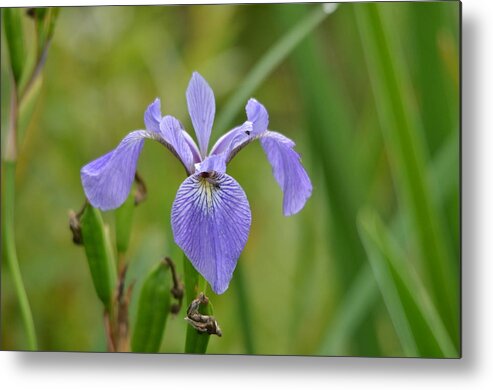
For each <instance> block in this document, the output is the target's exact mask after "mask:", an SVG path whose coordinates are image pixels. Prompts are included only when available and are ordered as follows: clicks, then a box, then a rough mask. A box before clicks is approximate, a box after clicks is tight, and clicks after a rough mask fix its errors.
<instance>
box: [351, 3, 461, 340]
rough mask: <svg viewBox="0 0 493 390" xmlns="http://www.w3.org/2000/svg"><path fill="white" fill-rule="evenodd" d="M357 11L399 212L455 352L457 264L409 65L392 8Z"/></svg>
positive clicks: (379, 6)
mask: <svg viewBox="0 0 493 390" xmlns="http://www.w3.org/2000/svg"><path fill="white" fill-rule="evenodd" d="M354 9H355V12H356V21H357V24H358V27H359V32H360V37H361V39H362V42H363V47H364V52H365V59H366V62H367V68H368V71H369V75H370V81H371V83H372V89H373V94H374V98H375V105H376V107H377V114H378V116H379V121H380V124H381V126H380V128H381V129H382V134H383V138H384V144H385V148H386V151H387V155H388V158H389V160H390V167H391V170H392V177H393V180H394V183H395V187H396V191H397V197H398V201H399V207H400V209H401V210H402V211H404V212H405V213H406V220H408V221H409V223H410V226H409V227H408V231H409V232H410V234H409V239H410V240H414V241H415V242H414V246H415V248H416V249H417V250H418V259H419V260H420V266H421V267H422V268H423V270H424V272H423V275H425V278H426V285H427V286H428V287H429V288H430V291H431V292H432V296H433V299H434V300H435V303H436V305H437V308H438V309H439V310H440V314H441V316H442V318H443V319H444V321H445V323H446V324H447V327H448V329H449V331H450V334H451V335H452V337H453V340H454V343H455V345H456V346H457V345H458V343H459V311H458V307H459V305H458V302H459V289H458V285H459V275H458V272H459V266H458V265H459V258H458V257H457V256H454V255H453V254H452V253H451V251H450V248H449V247H448V246H447V239H446V234H445V229H444V224H445V222H444V217H443V215H442V213H441V211H440V210H439V209H438V208H437V207H436V205H435V204H434V202H433V198H432V195H431V190H432V186H431V184H430V182H429V181H428V176H427V174H426V170H425V168H426V165H427V163H428V161H427V156H428V150H427V147H426V144H425V142H424V139H423V130H422V128H421V126H420V120H419V118H418V117H417V115H416V112H415V111H413V109H412V107H413V104H412V102H413V100H414V97H413V94H412V90H411V88H410V81H409V73H408V72H407V71H406V70H407V69H406V61H405V58H404V56H403V54H402V48H401V46H400V45H399V44H398V42H397V37H396V34H395V33H394V30H393V29H392V28H393V27H394V26H393V24H392V22H393V18H392V14H391V13H390V11H391V10H392V9H393V8H392V5H387V4H373V3H368V4H360V5H358V7H355V8H354ZM384 10H386V11H389V12H383V11H384ZM457 174H458V172H457Z"/></svg>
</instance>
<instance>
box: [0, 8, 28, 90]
mask: <svg viewBox="0 0 493 390" xmlns="http://www.w3.org/2000/svg"><path fill="white" fill-rule="evenodd" d="M2 11H3V24H4V28H5V38H6V40H7V46H8V49H9V56H10V66H11V69H12V73H13V75H14V80H15V83H16V85H17V86H18V85H19V83H20V81H21V78H22V73H23V70H24V66H25V61H26V58H25V56H26V50H25V47H24V31H23V29H22V9H21V8H4V9H3V10H2Z"/></svg>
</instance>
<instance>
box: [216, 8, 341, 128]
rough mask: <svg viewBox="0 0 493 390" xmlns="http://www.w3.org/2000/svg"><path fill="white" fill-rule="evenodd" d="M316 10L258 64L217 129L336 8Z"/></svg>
mask: <svg viewBox="0 0 493 390" xmlns="http://www.w3.org/2000/svg"><path fill="white" fill-rule="evenodd" d="M315 8H316V9H315V10H313V11H312V12H311V13H310V14H309V15H307V16H306V17H305V18H304V19H303V20H301V22H299V23H298V24H297V25H296V26H295V27H294V28H293V29H291V30H290V31H289V32H288V33H287V34H286V35H284V36H283V37H282V38H281V39H280V40H279V41H278V42H277V43H276V44H275V45H274V46H273V47H272V48H271V49H270V50H268V51H267V53H266V54H265V55H264V56H263V57H262V58H261V59H260V61H258V62H257V63H256V65H255V66H254V67H253V69H252V70H251V71H250V73H248V75H247V76H246V77H245V78H244V80H243V83H242V84H241V86H240V87H239V88H238V90H237V92H236V93H235V94H234V95H233V97H232V98H231V99H230V100H229V101H228V103H227V104H226V106H225V107H224V110H223V111H222V112H221V114H220V115H219V116H218V118H217V121H216V126H215V127H214V128H215V129H218V130H219V129H220V130H221V131H224V129H225V128H226V127H227V126H228V125H229V124H230V123H231V122H232V121H233V119H234V117H235V115H236V114H237V113H238V112H239V111H240V109H241V107H242V106H243V105H244V104H245V101H246V99H248V98H249V97H250V96H251V94H252V93H253V92H254V91H255V90H256V89H257V88H258V86H259V85H260V84H262V82H263V81H264V80H265V79H266V77H267V76H269V74H270V73H271V72H272V71H273V70H274V69H275V68H276V67H277V66H278V65H279V64H280V63H281V62H282V61H283V60H284V59H285V58H286V57H287V56H288V55H289V53H291V51H292V50H293V49H294V48H295V47H296V46H297V45H298V44H299V43H300V42H301V41H302V40H303V38H305V37H306V36H308V34H310V33H311V32H312V31H313V30H314V29H315V28H316V27H317V26H318V25H319V24H320V23H322V21H323V20H324V19H325V18H326V17H327V16H328V15H330V14H331V13H332V12H334V10H335V8H336V7H335V6H334V7H330V6H327V4H323V5H317V6H316V7H315Z"/></svg>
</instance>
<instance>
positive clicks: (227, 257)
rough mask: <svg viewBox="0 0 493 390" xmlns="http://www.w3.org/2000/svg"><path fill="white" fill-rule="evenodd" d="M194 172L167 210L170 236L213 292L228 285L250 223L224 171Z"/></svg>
mask: <svg viewBox="0 0 493 390" xmlns="http://www.w3.org/2000/svg"><path fill="white" fill-rule="evenodd" d="M204 176H205V175H203V174H195V175H192V176H190V177H188V178H187V179H185V181H184V182H183V183H182V185H181V186H180V188H179V189H178V193H177V194H176V199H175V201H174V203H173V209H172V213H171V226H172V228H173V236H174V238H175V242H176V243H177V244H178V246H179V247H180V248H181V249H182V250H183V251H184V252H185V254H186V255H187V257H188V258H189V259H190V261H191V262H192V264H193V266H194V267H195V269H196V270H197V271H198V272H200V273H201V274H202V275H203V276H204V278H205V279H206V280H207V281H208V282H209V284H210V285H211V287H212V289H213V290H214V292H215V293H216V294H222V293H223V292H224V291H226V289H227V288H228V285H229V282H230V280H231V278H232V276H233V271H234V269H235V267H236V263H237V261H238V258H239V256H240V254H241V252H242V250H243V248H244V246H245V244H246V242H247V239H248V233H249V231H250V225H251V213H250V206H249V204H248V200H247V197H246V195H245V192H244V191H243V189H242V188H241V187H240V185H239V184H238V183H237V182H236V181H235V180H234V179H233V178H232V177H231V176H228V175H227V174H225V173H214V174H211V175H210V176H208V177H204Z"/></svg>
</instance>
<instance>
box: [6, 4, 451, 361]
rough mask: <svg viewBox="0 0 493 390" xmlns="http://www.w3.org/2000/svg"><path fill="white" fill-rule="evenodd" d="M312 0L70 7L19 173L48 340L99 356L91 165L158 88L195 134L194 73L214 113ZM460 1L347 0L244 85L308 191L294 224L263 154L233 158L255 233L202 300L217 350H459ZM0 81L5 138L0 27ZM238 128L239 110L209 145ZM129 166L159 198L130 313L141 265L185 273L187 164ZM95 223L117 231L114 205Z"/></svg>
mask: <svg viewBox="0 0 493 390" xmlns="http://www.w3.org/2000/svg"><path fill="white" fill-rule="evenodd" d="M317 7H318V8H321V5H319V4H310V5H307V4H305V5H301V4H300V5H298V4H290V5H282V4H278V5H273V4H272V5H218V6H147V7H86V8H79V7H72V8H63V9H62V10H61V12H60V16H59V18H58V23H57V26H56V31H55V35H54V39H53V42H52V45H51V47H50V50H49V52H48V57H47V62H46V65H45V69H44V83H43V86H42V89H41V93H40V97H39V100H38V102H37V104H36V108H35V110H34V112H33V115H32V118H31V121H30V124H29V126H28V127H27V129H26V132H25V134H26V135H25V137H24V138H23V139H22V144H21V145H20V155H19V161H18V169H17V176H16V185H17V198H16V242H17V248H18V255H19V262H20V267H21V271H22V275H23V278H24V282H25V285H26V289H27V294H28V296H29V299H30V302H31V307H32V311H33V317H34V322H35V325H36V332H37V335H38V339H39V349H42V350H52V351H104V350H105V348H106V344H105V336H104V329H103V319H102V312H103V309H102V305H101V303H100V302H99V300H98V299H97V296H96V294H95V291H94V287H93V285H92V282H91V277H90V273H89V269H88V265H87V262H86V259H85V255H84V251H83V249H82V248H81V247H77V246H75V245H73V244H72V241H71V234H70V231H69V229H68V210H69V209H74V210H77V209H79V208H80V206H81V205H82V203H83V201H84V195H83V191H82V187H81V183H80V177H79V171H80V168H81V167H82V166H83V165H84V164H86V163H87V162H89V161H91V160H93V159H95V158H96V157H98V156H100V155H102V154H104V153H106V152H107V151H109V150H111V149H112V148H114V147H115V146H116V145H117V144H118V142H119V141H120V140H121V139H122V138H123V137H124V136H125V135H126V134H127V133H128V132H129V131H131V130H134V129H139V128H142V127H143V113H144V110H145V108H146V107H147V105H148V104H150V103H151V102H152V101H153V100H154V98H156V97H160V98H161V101H162V111H163V113H166V114H171V115H174V116H176V117H177V118H179V119H180V120H181V121H182V122H183V123H184V125H185V127H186V128H187V129H188V130H189V131H190V132H193V130H192V126H191V122H190V119H189V116H188V113H187V109H186V100H185V90H186V87H187V84H188V81H189V78H190V76H191V74H192V72H193V71H195V70H196V71H199V72H200V73H201V74H202V75H203V76H204V77H205V78H206V79H207V80H208V82H209V84H210V85H211V87H212V88H213V90H214V93H215V96H216V107H217V109H216V112H217V115H216V119H217V116H218V115H221V111H222V108H223V107H224V106H225V105H226V104H227V102H228V101H229V100H230V99H231V97H232V96H234V94H235V92H236V91H237V89H238V87H239V86H241V85H242V82H243V81H244V80H245V78H246V77H247V75H248V74H249V72H250V70H251V69H252V68H253V67H254V66H255V64H256V63H258V62H259V61H260V60H261V59H262V58H263V57H264V56H265V55H268V53H269V52H270V51H271V50H272V47H274V46H275V45H276V43H277V42H278V41H279V40H281V39H282V38H283V37H285V36H286V35H287V34H289V33H290V31H292V30H293V29H294V28H295V26H296V25H297V24H298V23H300V22H302V21H303V20H304V18H307V17H308V16H307V15H309V14H310V13H312V12H316V11H315V10H316V9H317ZM459 7H460V5H459V3H458V2H437V3H428V2H424V3H421V2H418V3H379V4H377V5H374V4H364V3H355V4H340V5H339V7H338V8H337V10H336V11H335V12H334V13H332V14H330V15H328V16H327V17H326V18H325V19H324V20H323V22H322V23H321V24H320V25H319V26H318V27H316V28H315V29H314V30H313V31H311V32H310V34H308V36H307V37H306V38H305V39H303V40H302V41H301V43H300V44H299V45H297V46H296V48H295V49H294V50H292V51H290V52H289V54H288V56H287V57H286V59H284V60H283V61H282V62H281V63H280V64H279V65H278V66H276V67H275V68H274V71H273V72H272V73H270V74H268V75H267V77H265V79H264V80H263V81H262V83H261V84H260V86H259V87H258V88H257V89H256V90H255V91H254V92H253V93H252V95H253V96H254V97H256V98H257V99H258V100H259V101H261V102H262V103H263V104H264V105H265V106H266V107H267V109H268V110H269V114H270V128H271V129H272V130H277V131H280V132H282V133H283V134H285V135H286V136H288V137H290V138H291V139H293V140H294V141H295V142H296V144H297V151H298V152H300V153H301V155H302V157H303V163H304V165H305V167H306V169H307V171H308V173H309V175H310V177H311V180H312V182H313V187H314V191H313V196H312V198H311V199H310V200H309V201H308V203H307V205H306V206H305V208H304V209H303V210H302V212H300V213H299V214H297V215H295V216H292V217H289V218H287V217H284V216H283V214H282V193H281V190H280V189H279V187H278V186H277V183H276V182H275V180H274V178H273V176H272V174H271V168H270V166H269V164H268V162H267V160H266V158H265V156H264V154H263V151H262V148H261V147H260V145H258V144H254V145H251V146H249V147H248V148H246V149H245V150H244V151H242V152H241V154H239V155H238V157H237V158H235V159H234V160H233V162H232V163H231V165H230V166H229V167H228V173H229V174H230V175H232V176H233V177H235V178H236V180H237V181H238V182H239V183H240V184H241V186H242V187H243V189H244V190H245V192H246V194H247V196H248V199H249V201H250V205H251V208H252V227H251V232H250V236H249V240H248V243H247V245H246V248H245V250H244V252H243V254H242V255H241V258H240V260H239V267H241V269H240V270H239V272H237V273H235V276H234V277H233V279H232V282H231V285H230V287H229V289H228V290H227V291H226V293H224V294H223V295H220V296H215V295H213V294H212V293H211V300H212V302H213V303H214V310H215V315H216V317H217V320H218V322H219V324H220V325H221V328H222V330H223V337H222V338H217V337H211V340H210V344H209V349H208V353H234V354H242V353H255V354H297V355H305V354H308V355H318V354H322V355H356V356H427V357H442V356H447V357H457V356H458V355H459V354H460V333H459V304H460V300H459V287H460V285H459V279H460V219H459V206H460V203H459V201H460V198H459V197H460V194H459V144H460V143H459V114H460V110H459V109H460V107H459V42H460V36H459V16H460V15H459V12H460V11H459ZM24 22H25V28H26V30H27V31H29V29H30V22H29V20H28V19H27V18H26V20H25V21H24ZM31 29H32V28H31ZM30 34H31V35H29V34H28V35H27V36H28V37H30V36H34V32H33V31H30ZM33 39H34V38H33ZM27 43H28V46H29V45H31V44H32V42H29V41H28V42H27ZM1 72H2V74H1V76H2V83H1V92H2V95H1V96H2V102H1V104H2V105H1V108H2V122H1V124H2V141H3V140H4V133H5V131H4V129H6V126H7V122H8V107H9V91H10V88H11V83H10V75H9V67H8V55H7V53H6V44H5V38H4V37H3V36H2V70H1ZM244 103H246V100H245V102H244ZM244 120H245V114H244V111H243V108H241V110H239V111H238V112H237V113H236V116H235V118H234V121H232V122H231V123H227V127H226V128H217V127H214V129H213V135H212V139H211V141H212V142H214V141H215V139H217V138H218V137H219V136H220V135H221V134H222V133H224V132H226V131H227V130H229V129H230V128H231V127H233V125H236V124H239V123H242V122H243V121H244ZM216 124H217V120H216ZM138 170H139V172H140V174H141V175H142V176H143V178H144V179H145V182H146V184H147V187H148V198H147V200H146V201H145V202H144V203H142V204H141V205H139V206H138V207H137V209H136V211H135V214H134V225H133V230H132V236H131V242H130V249H129V253H128V258H129V259H130V268H129V273H128V275H127V277H128V280H129V281H135V282H136V286H135V290H134V299H133V300H132V303H131V306H130V310H131V324H132V323H133V321H135V313H136V302H137V299H136V297H137V296H138V292H139V288H140V286H141V283H142V280H143V278H144V277H145V276H146V275H147V274H148V272H149V271H150V269H151V268H152V267H153V266H155V264H156V263H157V262H159V260H160V259H161V258H162V257H163V256H164V255H169V256H171V257H172V258H173V259H174V260H175V262H176V263H177V265H178V268H179V272H180V274H181V273H182V258H181V255H180V252H179V249H178V248H177V247H176V245H174V244H173V240H172V236H171V235H170V209H171V204H172V202H173V199H174V197H175V194H176V191H177V189H178V187H179V185H180V183H181V182H182V181H183V179H184V175H183V169H182V167H181V165H180V163H179V162H178V161H177V160H176V159H175V157H173V156H172V155H171V154H170V153H169V152H168V151H167V150H165V149H164V148H163V147H162V146H161V145H159V144H157V143H153V142H147V143H146V145H145V147H144V151H143V153H142V155H141V158H140V160H139V167H138ZM104 218H105V220H106V221H107V222H108V223H109V225H110V227H111V229H112V231H113V232H114V229H113V223H114V212H107V213H104ZM1 282H2V285H1V294H2V296H1V314H2V316H1V348H2V349H9V350H16V349H25V348H26V337H25V332H24V328H23V325H22V321H21V317H20V313H19V310H18V306H17V305H18V304H17V299H16V296H15V294H14V290H13V288H12V284H11V278H10V276H9V269H8V267H7V266H6V264H5V261H2V279H1ZM183 317H184V315H183V311H182V313H180V314H179V315H177V316H176V317H170V318H169V319H168V324H167V327H166V332H165V335H164V339H163V343H162V347H161V351H163V352H182V351H183V346H184V338H185V330H186V326H187V325H186V323H185V321H184V320H183Z"/></svg>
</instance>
